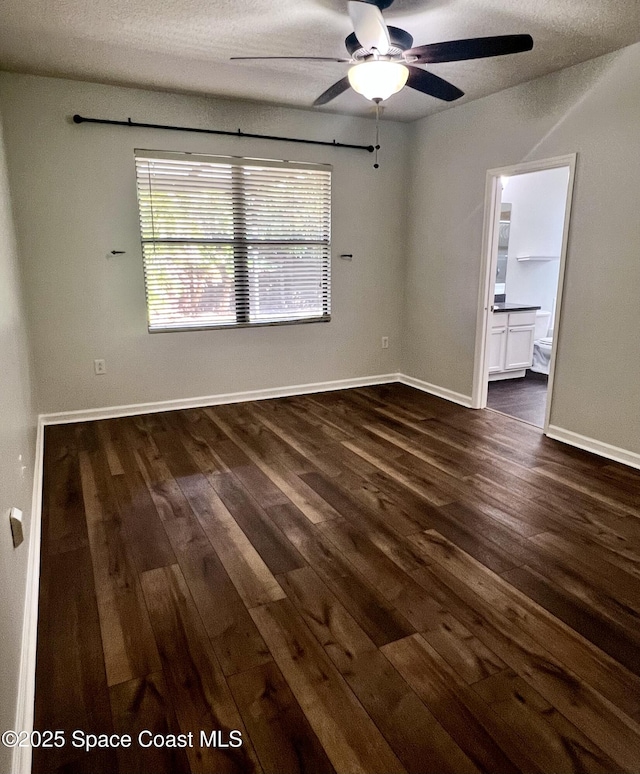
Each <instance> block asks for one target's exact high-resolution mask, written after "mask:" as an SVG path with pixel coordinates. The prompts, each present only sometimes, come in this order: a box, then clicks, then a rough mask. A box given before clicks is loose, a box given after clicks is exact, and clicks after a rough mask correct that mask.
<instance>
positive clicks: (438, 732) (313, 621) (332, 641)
mask: <svg viewBox="0 0 640 774" xmlns="http://www.w3.org/2000/svg"><path fill="white" fill-rule="evenodd" d="M281 583H282V585H283V588H284V589H285V590H286V591H287V595H288V596H289V598H290V599H291V601H292V602H293V604H294V605H295V607H296V609H297V611H298V613H299V614H300V615H301V616H302V618H303V619H304V621H305V623H306V624H307V626H308V627H309V629H310V630H311V632H312V633H313V635H314V637H315V639H316V640H317V641H318V642H319V643H320V644H321V645H322V646H323V647H324V649H325V651H326V652H327V654H328V655H329V657H330V658H331V660H332V661H333V663H334V664H335V665H336V667H337V668H338V671H339V672H340V674H341V675H342V676H343V677H344V678H345V680H346V681H347V682H348V683H349V686H350V687H351V689H352V690H353V692H354V694H355V695H356V696H357V698H358V699H359V701H360V702H361V703H362V705H363V707H364V708H365V709H366V711H367V712H368V713H369V715H370V716H371V718H372V719H373V721H374V722H375V724H376V725H377V726H378V728H379V729H380V731H381V732H382V734H383V735H384V737H385V739H386V740H387V742H388V743H389V745H390V746H391V748H392V750H393V751H394V752H395V753H396V755H397V756H398V758H399V759H400V761H401V762H402V764H403V765H404V766H405V768H406V769H407V771H409V772H415V774H445V772H451V774H454V772H455V773H456V774H463V772H474V773H475V772H477V768H476V766H474V764H473V763H472V762H471V761H470V760H469V758H467V756H466V755H465V754H464V753H463V752H462V750H460V748H459V747H458V746H457V745H456V744H455V742H454V741H453V740H452V739H451V737H450V736H449V735H448V734H447V732H446V731H445V730H444V729H443V728H442V726H441V725H440V724H439V723H438V722H437V721H436V720H435V718H434V717H433V715H431V713H430V712H429V711H428V710H427V709H426V707H425V706H424V704H422V702H421V701H420V700H419V699H418V697H417V695H416V694H415V693H414V692H413V691H412V690H411V688H410V687H409V686H408V684H407V683H406V682H405V681H404V680H403V679H402V678H401V677H400V675H399V674H398V672H397V671H396V670H395V669H394V668H393V667H392V666H391V664H390V663H389V662H388V661H387V659H386V658H385V657H384V656H382V654H381V653H380V652H379V651H378V650H377V649H376V646H375V644H374V643H373V642H372V641H371V640H370V639H369V637H367V635H366V634H365V632H364V631H363V630H362V629H361V628H360V627H359V626H358V624H357V623H356V621H355V620H354V619H353V617H352V616H351V615H350V614H349V613H348V612H347V610H346V608H345V607H344V606H343V605H342V604H341V603H340V602H339V600H338V599H337V597H335V595H334V594H332V593H331V591H330V590H329V589H328V588H327V587H326V586H325V585H324V584H323V583H322V581H321V580H320V578H319V577H318V576H317V575H316V574H315V572H314V571H313V570H312V569H311V568H310V567H305V568H303V569H300V570H294V571H293V572H290V573H287V575H286V576H284V577H283V578H282V580H281Z"/></svg>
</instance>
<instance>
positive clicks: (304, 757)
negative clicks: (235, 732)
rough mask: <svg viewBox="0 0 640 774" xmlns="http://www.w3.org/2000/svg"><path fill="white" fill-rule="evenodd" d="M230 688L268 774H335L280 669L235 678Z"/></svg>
mask: <svg viewBox="0 0 640 774" xmlns="http://www.w3.org/2000/svg"><path fill="white" fill-rule="evenodd" d="M229 685H230V687H231V691H232V692H233V696H234V698H235V700H236V704H237V705H238V707H239V709H240V713H241V714H242V718H243V720H244V723H245V725H246V727H247V730H248V732H249V734H250V736H251V739H252V741H253V744H254V745H255V748H256V751H257V753H258V756H259V758H260V762H261V764H262V767H263V769H264V772H265V774H283V772H287V774H304V772H314V774H316V772H317V774H335V769H334V767H333V765H332V764H331V761H330V760H329V758H328V757H327V754H326V752H325V751H324V749H323V748H322V745H321V744H320V742H319V741H318V737H317V736H316V735H315V733H314V732H313V729H312V728H311V726H310V724H309V721H308V720H307V718H306V717H305V715H304V713H303V712H302V710H301V709H300V705H299V704H298V702H297V701H296V699H295V697H294V695H293V693H292V692H291V689H290V688H289V686H288V684H287V682H286V680H285V679H284V677H283V676H282V673H281V672H280V670H279V669H278V667H277V666H276V665H275V664H274V663H273V662H270V663H268V664H264V665H263V666H259V667H254V668H253V669H249V670H247V671H246V672H243V673H242V674H236V675H233V677H231V678H230V680H229Z"/></svg>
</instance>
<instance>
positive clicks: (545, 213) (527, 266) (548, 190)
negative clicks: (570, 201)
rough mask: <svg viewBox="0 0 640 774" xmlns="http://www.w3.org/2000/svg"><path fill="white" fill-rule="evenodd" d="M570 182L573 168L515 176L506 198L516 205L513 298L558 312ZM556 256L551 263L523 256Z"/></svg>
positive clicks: (510, 272) (510, 273) (510, 263)
mask: <svg viewBox="0 0 640 774" xmlns="http://www.w3.org/2000/svg"><path fill="white" fill-rule="evenodd" d="M568 184H569V167H559V168H556V169H545V170H543V171H541V172H530V173H529V174H526V175H514V176H513V177H511V178H510V179H509V181H508V183H507V185H506V188H505V189H504V191H503V193H502V201H503V202H508V203H510V204H511V205H512V206H511V228H510V233H509V251H508V259H507V283H506V284H507V301H509V302H514V303H523V304H535V305H537V306H541V307H542V309H544V310H546V311H548V312H553V310H554V304H555V299H556V296H557V294H558V275H559V271H560V253H561V251H562V236H563V232H564V214H565V210H566V202H567V187H568ZM525 255H535V256H555V258H556V259H555V260H553V261H548V262H542V261H540V262H538V261H518V260H517V259H518V256H525Z"/></svg>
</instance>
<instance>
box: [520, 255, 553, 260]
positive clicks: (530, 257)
mask: <svg viewBox="0 0 640 774" xmlns="http://www.w3.org/2000/svg"><path fill="white" fill-rule="evenodd" d="M559 260H560V256H559V255H517V256H516V261H559Z"/></svg>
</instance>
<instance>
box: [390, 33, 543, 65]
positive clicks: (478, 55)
mask: <svg viewBox="0 0 640 774" xmlns="http://www.w3.org/2000/svg"><path fill="white" fill-rule="evenodd" d="M532 48H533V38H532V37H531V35H496V36H494V37H490V38H468V39H467V40H447V41H445V42H443V43H430V44H428V45H426V46H416V47H415V48H410V49H409V50H408V51H405V52H404V55H405V57H409V58H411V57H414V56H415V57H418V58H417V60H416V61H417V62H418V63H420V64H434V63H436V62H460V61H462V60H465V59H484V58H485V57H489V56H504V55H505V54H519V53H521V52H522V51H531V49H532Z"/></svg>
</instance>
